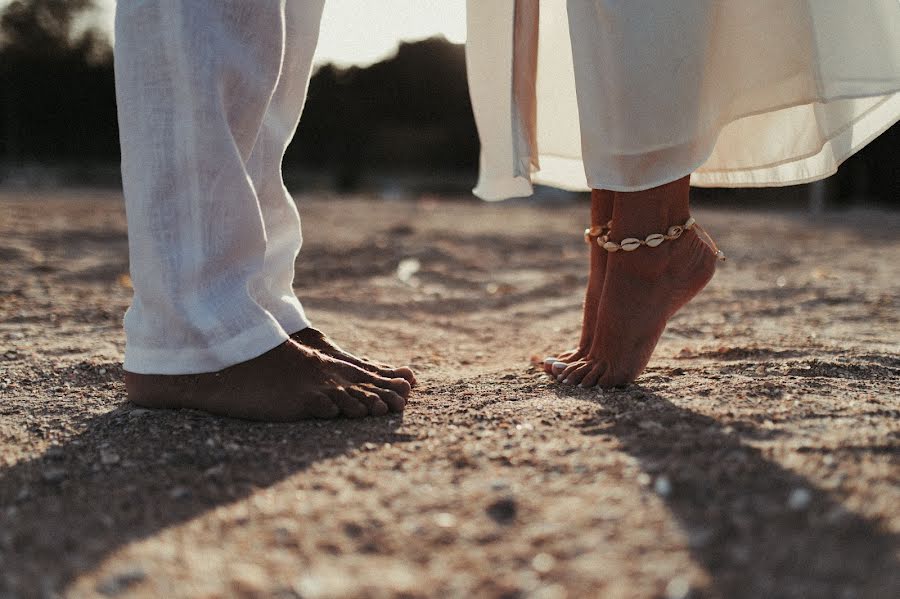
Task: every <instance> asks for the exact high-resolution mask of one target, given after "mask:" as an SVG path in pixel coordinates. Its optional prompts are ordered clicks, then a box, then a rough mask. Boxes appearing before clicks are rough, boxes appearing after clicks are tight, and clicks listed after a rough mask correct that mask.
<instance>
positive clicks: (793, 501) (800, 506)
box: [788, 487, 812, 512]
mask: <svg viewBox="0 0 900 599" xmlns="http://www.w3.org/2000/svg"><path fill="white" fill-rule="evenodd" d="M810 502H812V493H810V492H809V490H808V489H804V488H802V487H800V488H797V489H794V490H793V491H791V494H790V496H789V497H788V507H789V508H790V509H792V510H793V511H795V512H799V511H801V510H805V509H806V508H807V507H809V504H810Z"/></svg>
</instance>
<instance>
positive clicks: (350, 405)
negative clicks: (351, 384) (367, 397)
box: [328, 387, 369, 418]
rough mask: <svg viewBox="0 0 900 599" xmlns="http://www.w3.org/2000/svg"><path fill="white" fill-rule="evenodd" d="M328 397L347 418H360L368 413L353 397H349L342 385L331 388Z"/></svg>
mask: <svg viewBox="0 0 900 599" xmlns="http://www.w3.org/2000/svg"><path fill="white" fill-rule="evenodd" d="M328 397H330V398H331V400H332V401H333V402H334V403H335V405H336V406H337V407H338V408H339V409H340V410H341V414H342V415H344V416H346V417H347V418H362V417H363V416H367V415H368V414H369V410H368V409H367V408H366V406H364V405H363V404H362V402H360V401H359V400H358V399H356V398H355V397H351V396H350V394H349V393H347V391H346V389H344V388H343V387H338V388H336V389H332V390H331V391H329V392H328Z"/></svg>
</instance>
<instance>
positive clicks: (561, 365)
mask: <svg viewBox="0 0 900 599" xmlns="http://www.w3.org/2000/svg"><path fill="white" fill-rule="evenodd" d="M568 367H569V364H568V363H567V362H559V361H557V362H554V363H553V366H552V368H551V371H552V373H553V376H559V375H561V374H562V373H563V370H565V369H566V368H568Z"/></svg>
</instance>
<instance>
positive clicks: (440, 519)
mask: <svg viewBox="0 0 900 599" xmlns="http://www.w3.org/2000/svg"><path fill="white" fill-rule="evenodd" d="M434 523H435V524H437V525H438V526H440V527H441V528H453V527H454V526H456V516H454V515H453V514H451V513H449V512H441V513H440V514H437V515H435V517H434Z"/></svg>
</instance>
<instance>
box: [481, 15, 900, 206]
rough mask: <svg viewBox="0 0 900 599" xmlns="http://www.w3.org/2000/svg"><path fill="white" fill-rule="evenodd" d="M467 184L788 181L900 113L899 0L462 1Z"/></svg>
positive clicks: (522, 187) (505, 192)
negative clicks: (470, 165)
mask: <svg viewBox="0 0 900 599" xmlns="http://www.w3.org/2000/svg"><path fill="white" fill-rule="evenodd" d="M467 21H468V41H467V63H468V73H469V88H470V93H471V97H472V104H473V108H474V112H475V120H476V123H477V126H478V131H479V135H480V137H481V143H482V150H481V165H480V166H481V173H480V177H479V181H478V185H477V187H476V188H475V193H476V195H478V196H479V197H482V198H484V199H503V198H507V197H513V196H525V195H530V194H531V184H532V182H535V183H541V184H546V185H553V186H556V187H562V188H565V189H576V190H577V189H588V188H596V189H609V190H615V191H639V190H642V189H648V188H651V187H656V186H658V185H662V184H664V183H667V182H670V181H673V180H676V179H678V178H681V177H683V176H685V175H687V174H689V173H693V174H692V175H691V184H692V185H698V186H706V187H755V186H772V185H791V184H797V183H804V182H808V181H814V180H816V179H820V178H823V177H826V176H828V175H831V174H833V173H834V172H835V170H836V169H837V167H838V166H839V165H840V164H841V162H843V161H844V160H846V159H847V158H848V157H849V156H851V155H852V154H853V153H854V152H856V151H858V150H859V149H861V148H862V147H863V146H865V145H866V144H867V143H868V142H870V141H872V140H873V139H874V138H875V137H877V136H878V135H879V134H880V133H882V132H883V131H885V130H886V129H887V128H888V127H890V126H891V125H892V124H893V123H895V122H896V121H897V120H898V119H900V93H898V92H900V0H568V2H565V0H541V1H540V2H538V0H469V1H468V13H467Z"/></svg>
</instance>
